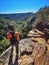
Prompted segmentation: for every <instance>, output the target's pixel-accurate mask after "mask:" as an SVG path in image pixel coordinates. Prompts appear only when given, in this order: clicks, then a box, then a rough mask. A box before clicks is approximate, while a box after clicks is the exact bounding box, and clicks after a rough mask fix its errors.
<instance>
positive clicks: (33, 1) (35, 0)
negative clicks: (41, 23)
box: [0, 0, 49, 13]
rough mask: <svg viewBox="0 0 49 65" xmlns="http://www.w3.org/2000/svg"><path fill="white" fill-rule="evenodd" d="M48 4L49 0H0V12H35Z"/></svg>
mask: <svg viewBox="0 0 49 65" xmlns="http://www.w3.org/2000/svg"><path fill="white" fill-rule="evenodd" d="M44 6H49V0H0V13H23V12H24V13H25V12H36V11H38V10H39V9H40V8H41V7H44Z"/></svg>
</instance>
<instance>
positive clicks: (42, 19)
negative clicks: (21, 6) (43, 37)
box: [31, 6, 49, 29]
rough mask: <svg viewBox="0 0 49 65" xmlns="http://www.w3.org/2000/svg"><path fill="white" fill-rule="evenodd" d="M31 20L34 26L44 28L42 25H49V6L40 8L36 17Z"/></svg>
mask: <svg viewBox="0 0 49 65" xmlns="http://www.w3.org/2000/svg"><path fill="white" fill-rule="evenodd" d="M33 21H34V22H33ZM31 22H32V26H33V27H36V28H39V29H42V27H46V26H47V25H48V26H49V6H45V7H43V8H40V9H39V11H38V12H36V13H35V16H34V19H33V18H32V19H31ZM48 28H49V27H48Z"/></svg>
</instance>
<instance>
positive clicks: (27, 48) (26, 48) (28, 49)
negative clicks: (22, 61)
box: [19, 39, 34, 55]
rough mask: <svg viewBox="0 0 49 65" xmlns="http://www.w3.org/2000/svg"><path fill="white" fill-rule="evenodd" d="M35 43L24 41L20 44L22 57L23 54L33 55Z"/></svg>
mask: <svg viewBox="0 0 49 65" xmlns="http://www.w3.org/2000/svg"><path fill="white" fill-rule="evenodd" d="M33 45H34V42H32V41H31V40H30V39H23V40H21V41H20V43H19V52H20V54H21V55H23V54H31V53H32V49H33Z"/></svg>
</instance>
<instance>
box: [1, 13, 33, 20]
mask: <svg viewBox="0 0 49 65" xmlns="http://www.w3.org/2000/svg"><path fill="white" fill-rule="evenodd" d="M33 15H34V14H33V13H32V12H28V13H12V14H0V18H5V19H10V20H26V19H28V18H29V17H30V16H33Z"/></svg>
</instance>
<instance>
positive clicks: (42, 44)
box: [0, 30, 49, 65]
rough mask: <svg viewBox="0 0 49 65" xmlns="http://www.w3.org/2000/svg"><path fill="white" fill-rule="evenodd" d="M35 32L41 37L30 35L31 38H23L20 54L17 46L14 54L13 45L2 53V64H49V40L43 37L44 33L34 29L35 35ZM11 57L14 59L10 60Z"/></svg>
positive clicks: (0, 57) (0, 56) (0, 60)
mask: <svg viewBox="0 0 49 65" xmlns="http://www.w3.org/2000/svg"><path fill="white" fill-rule="evenodd" d="M31 32H32V31H31ZM35 33H36V34H38V35H40V37H38V36H36V37H34V36H33V37H32V36H30V38H27V39H22V40H21V41H20V42H19V53H18V55H17V54H16V49H15V47H14V48H13V53H12V55H11V50H12V48H11V47H9V48H8V49H7V50H6V51H4V52H3V53H2V54H1V55H0V65H49V40H48V43H47V42H46V40H45V38H44V37H43V36H44V33H42V32H40V31H38V30H33V32H32V33H31V34H32V35H35ZM10 55H11V56H10ZM17 57H18V59H17ZM11 58H12V60H10V59H11ZM16 59H17V60H16ZM15 60H16V61H15ZM10 61H12V62H10ZM9 63H10V64H9Z"/></svg>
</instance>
